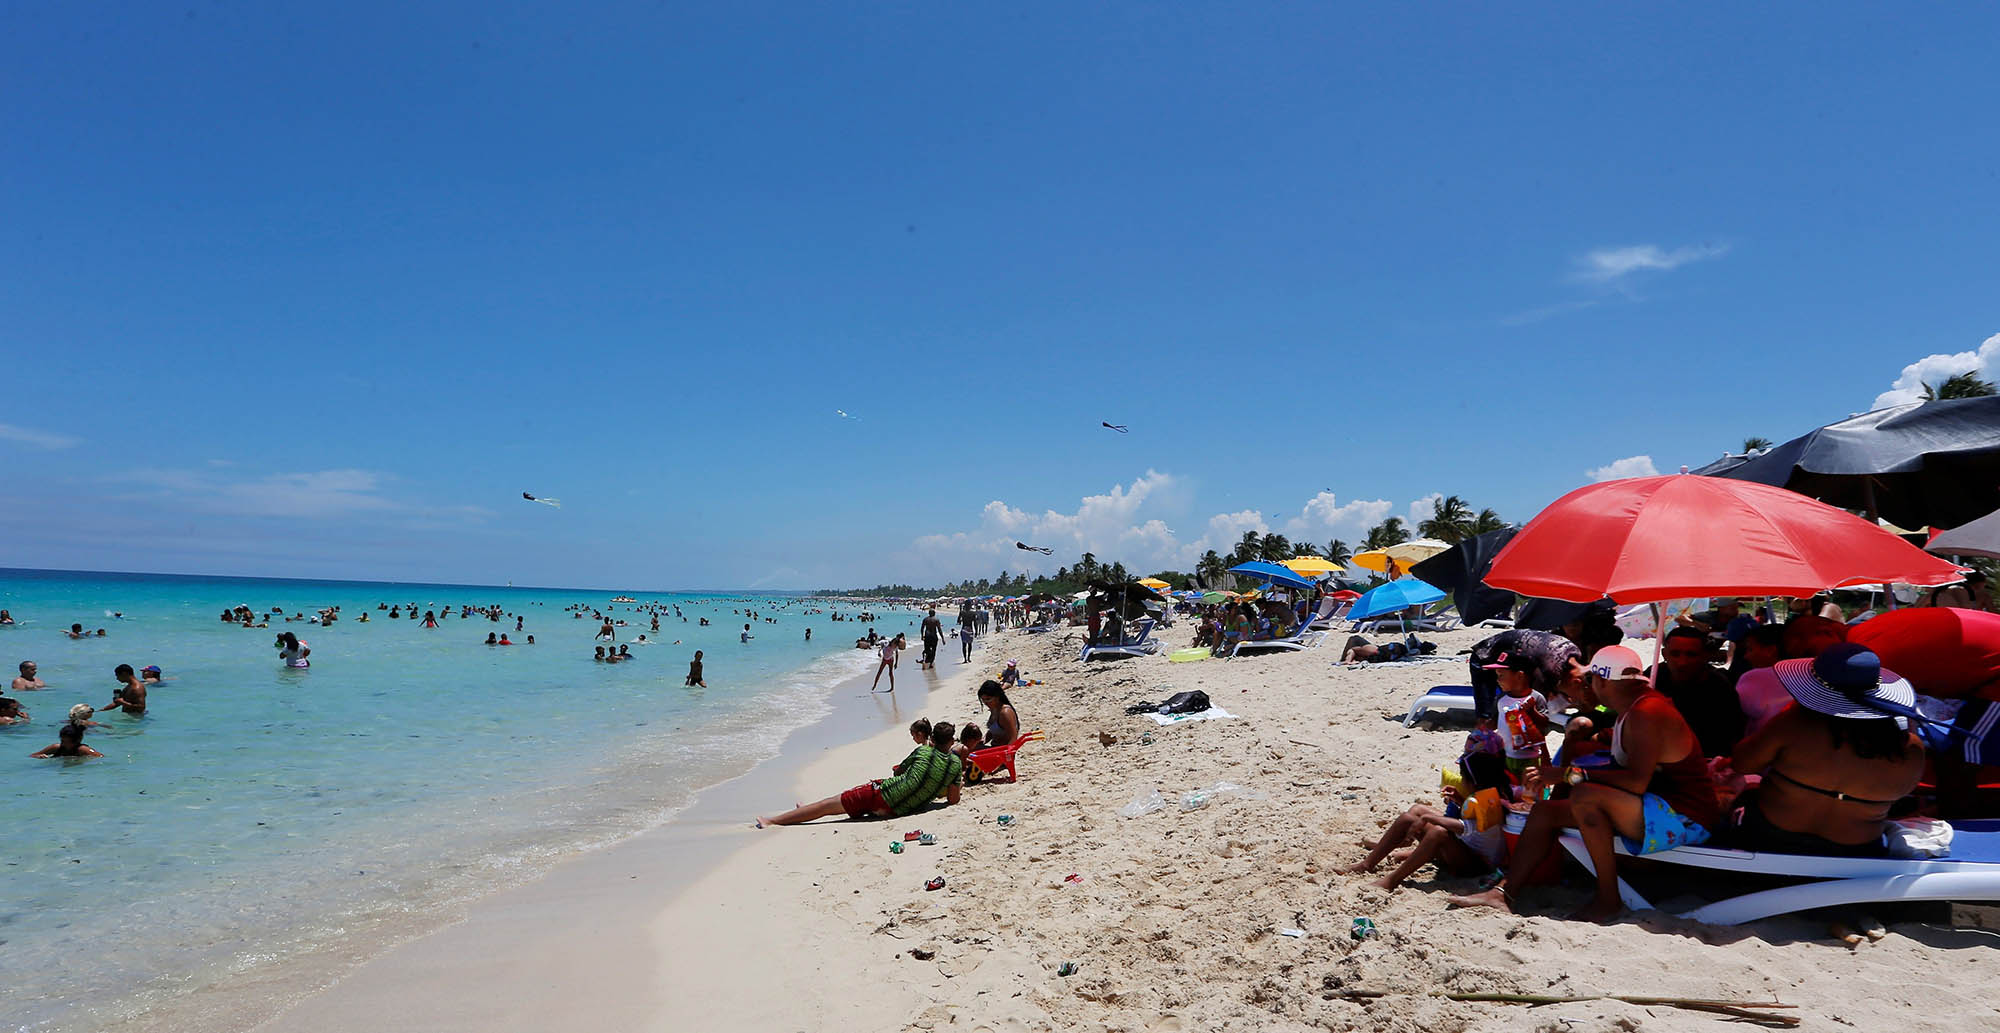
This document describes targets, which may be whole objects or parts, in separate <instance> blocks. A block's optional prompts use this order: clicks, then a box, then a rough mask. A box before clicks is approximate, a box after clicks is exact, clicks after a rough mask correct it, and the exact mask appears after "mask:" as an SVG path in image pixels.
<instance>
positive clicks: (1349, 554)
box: [1326, 538, 1354, 566]
mask: <svg viewBox="0 0 2000 1033" xmlns="http://www.w3.org/2000/svg"><path fill="white" fill-rule="evenodd" d="M1326 558H1327V559H1330V560H1332V561H1333V562H1335V563H1338V564H1340V565H1342V566H1346V565H1347V562H1348V561H1349V560H1351V559H1353V558H1354V550H1353V549H1350V548H1348V547H1347V543H1346V542H1343V541H1341V540H1340V539H1338V538H1335V539H1334V540H1333V541H1330V542H1328V543H1326Z"/></svg>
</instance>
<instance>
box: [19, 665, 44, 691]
mask: <svg viewBox="0 0 2000 1033" xmlns="http://www.w3.org/2000/svg"><path fill="white" fill-rule="evenodd" d="M37 670H39V668H37V667H36V666H35V662H34V661H33V660H23V661H21V676H20V677H18V678H16V679H14V691H15V692H33V691H34V690H36V689H46V688H48V687H49V684H48V683H47V682H45V681H43V680H41V679H40V678H37V677H35V672H36V671H37Z"/></svg>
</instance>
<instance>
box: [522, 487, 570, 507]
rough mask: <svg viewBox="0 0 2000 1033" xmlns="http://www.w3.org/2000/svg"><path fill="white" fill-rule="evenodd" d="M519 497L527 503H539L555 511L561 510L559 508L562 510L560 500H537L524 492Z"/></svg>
mask: <svg viewBox="0 0 2000 1033" xmlns="http://www.w3.org/2000/svg"><path fill="white" fill-rule="evenodd" d="M521 497H522V498H524V499H527V500H528V501H529V502H539V503H541V504H542V505H544V506H554V507H556V508H557V509H561V508H562V500H561V499H538V498H536V497H534V496H533V495H530V494H528V493H527V492H525V491H524V492H522V493H521Z"/></svg>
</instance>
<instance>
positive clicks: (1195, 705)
mask: <svg viewBox="0 0 2000 1033" xmlns="http://www.w3.org/2000/svg"><path fill="white" fill-rule="evenodd" d="M1209 706H1210V704H1209V702H1208V693H1206V692H1203V691H1201V690H1200V689H1196V690H1194V691H1193V692H1176V693H1174V694H1173V695H1172V696H1169V697H1167V701H1166V702H1165V703H1163V704H1161V705H1160V713H1162V714H1198V713H1201V712H1202V711H1204V710H1207V709H1208V708H1209Z"/></svg>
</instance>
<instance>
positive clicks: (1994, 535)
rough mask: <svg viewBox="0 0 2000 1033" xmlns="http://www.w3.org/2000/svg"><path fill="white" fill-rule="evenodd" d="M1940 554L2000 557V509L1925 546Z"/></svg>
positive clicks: (1960, 526)
mask: <svg viewBox="0 0 2000 1033" xmlns="http://www.w3.org/2000/svg"><path fill="white" fill-rule="evenodd" d="M1924 549H1925V551H1927V552H1934V553H1937V554H1938V555H1940V556H1988V557H1992V558H1994V559H2000V509H1996V510H1994V511H1993V512H1991V513H1988V514H1986V515H1985V516H1983V517H1980V518H1979V519H1977V520H1974V521H1973V522H1971V523H1969V524H1960V525H1959V526H1957V527H1954V528H1952V529H1951V530H1949V531H1940V532H1938V536H1937V537H1936V538H1933V539H1931V540H1930V542H1929V543H1928V544H1926V545H1925V546H1924Z"/></svg>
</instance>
